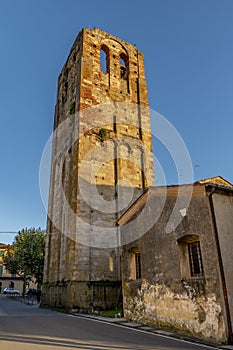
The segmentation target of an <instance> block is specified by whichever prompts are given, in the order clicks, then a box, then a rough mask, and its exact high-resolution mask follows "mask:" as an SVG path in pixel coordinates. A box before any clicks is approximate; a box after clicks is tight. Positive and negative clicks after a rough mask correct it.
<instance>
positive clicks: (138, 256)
mask: <svg viewBox="0 0 233 350" xmlns="http://www.w3.org/2000/svg"><path fill="white" fill-rule="evenodd" d="M135 273H136V280H139V279H140V278H141V254H140V253H135Z"/></svg>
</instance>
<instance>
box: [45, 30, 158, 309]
mask: <svg viewBox="0 0 233 350" xmlns="http://www.w3.org/2000/svg"><path fill="white" fill-rule="evenodd" d="M153 184H154V167H153V156H152V141H151V130H150V113H149V105H148V94H147V87H146V80H145V72H144V60H143V54H142V53H141V52H139V51H138V50H137V48H136V47H135V46H133V45H131V44H129V43H127V42H125V41H123V40H121V39H119V38H116V37H114V36H112V35H110V34H108V33H106V32H103V31H101V30H99V29H92V30H90V29H83V30H82V31H81V32H80V33H79V35H78V37H77V38H76V40H75V42H74V44H73V46H72V48H71V51H70V54H69V57H68V59H67V61H66V63H65V65H64V67H63V69H62V71H61V74H60V76H59V80H58V92H57V102H56V108H55V118H54V137H53V146H52V166H51V178H50V192H49V204H48V223H47V244H46V256H45V269H44V283H43V293H42V303H43V304H44V305H50V306H62V307H66V308H68V309H70V308H75V307H77V308H80V307H81V308H90V307H98V306H99V307H110V306H114V307H116V306H117V305H119V303H120V300H121V271H120V252H119V250H120V248H119V247H120V241H119V239H120V232H119V228H118V227H117V226H116V221H117V219H118V218H119V217H120V215H121V214H122V212H123V211H124V210H126V209H127V207H129V206H130V205H131V204H132V203H133V201H134V200H135V199H137V198H138V197H139V196H140V195H141V194H142V193H143V191H144V190H145V189H146V188H147V187H148V186H153Z"/></svg>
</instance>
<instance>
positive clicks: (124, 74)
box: [120, 53, 129, 80]
mask: <svg viewBox="0 0 233 350" xmlns="http://www.w3.org/2000/svg"><path fill="white" fill-rule="evenodd" d="M128 74H129V68H128V57H127V56H126V55H125V54H124V53H122V54H121V55H120V77H121V79H124V80H127V79H128Z"/></svg>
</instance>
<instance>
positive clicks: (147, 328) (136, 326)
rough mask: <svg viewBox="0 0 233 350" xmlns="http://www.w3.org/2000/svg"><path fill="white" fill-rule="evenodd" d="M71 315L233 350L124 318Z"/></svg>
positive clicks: (231, 348)
mask: <svg viewBox="0 0 233 350" xmlns="http://www.w3.org/2000/svg"><path fill="white" fill-rule="evenodd" d="M73 315H74V316H77V317H82V318H92V319H94V320H98V321H101V322H106V323H110V324H117V325H119V326H123V327H129V328H133V329H137V330H139V331H143V332H150V333H155V334H158V335H163V336H166V337H172V338H177V339H181V340H186V341H189V342H191V343H195V344H203V345H207V346H212V347H215V348H216V349H229V350H233V345H219V344H216V343H211V342H207V341H205V340H201V339H198V338H194V337H191V336H186V335H184V334H179V333H176V332H171V331H168V330H163V329H159V328H155V327H150V326H147V325H143V324H140V323H136V322H132V321H128V320H126V319H125V318H112V317H104V316H97V315H90V314H82V313H73Z"/></svg>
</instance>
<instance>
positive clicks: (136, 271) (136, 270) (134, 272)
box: [129, 248, 141, 280]
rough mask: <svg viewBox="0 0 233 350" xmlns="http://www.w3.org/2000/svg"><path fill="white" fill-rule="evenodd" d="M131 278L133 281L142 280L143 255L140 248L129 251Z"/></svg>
mask: <svg viewBox="0 0 233 350" xmlns="http://www.w3.org/2000/svg"><path fill="white" fill-rule="evenodd" d="M129 253H130V254H129V269H130V270H129V275H130V276H129V277H130V279H131V280H139V279H141V254H140V251H139V249H138V248H133V249H130V251H129Z"/></svg>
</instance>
